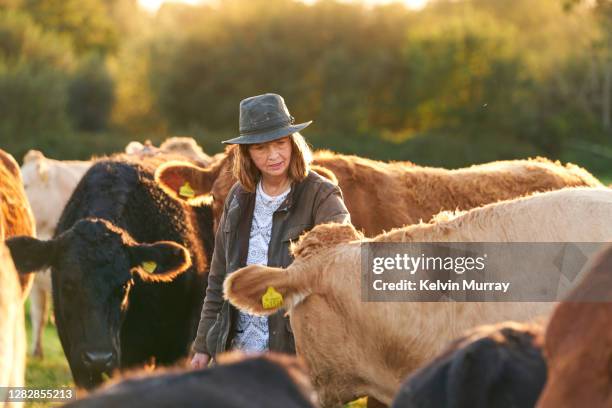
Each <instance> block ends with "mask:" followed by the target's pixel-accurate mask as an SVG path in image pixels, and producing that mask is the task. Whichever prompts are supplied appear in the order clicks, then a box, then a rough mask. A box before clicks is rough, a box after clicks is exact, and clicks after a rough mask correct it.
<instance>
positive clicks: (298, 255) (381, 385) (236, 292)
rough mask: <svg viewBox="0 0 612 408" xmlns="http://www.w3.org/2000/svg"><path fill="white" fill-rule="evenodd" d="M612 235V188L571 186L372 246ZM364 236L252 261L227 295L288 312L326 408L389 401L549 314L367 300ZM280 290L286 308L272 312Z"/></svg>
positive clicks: (308, 244) (248, 307) (330, 235)
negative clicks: (485, 338)
mask: <svg viewBox="0 0 612 408" xmlns="http://www.w3.org/2000/svg"><path fill="white" fill-rule="evenodd" d="M610 239H612V190H610V189H608V188H605V187H604V188H566V189H562V190H556V191H552V192H545V193H539V194H534V195H531V196H527V197H521V198H519V199H516V200H509V201H502V202H498V203H492V204H488V205H485V206H483V207H479V208H475V209H472V210H470V211H467V212H464V213H457V214H444V216H442V217H438V218H436V219H435V222H431V223H420V224H414V225H410V226H406V227H403V228H399V229H395V230H392V231H390V232H388V233H384V234H381V235H378V236H376V237H374V238H371V239H368V240H366V241H367V242H374V243H377V242H605V241H608V240H610ZM362 242H363V235H362V234H361V233H359V232H358V231H357V230H355V228H354V227H353V226H351V225H340V224H324V225H319V226H316V227H315V228H313V229H312V230H311V231H310V232H308V233H306V234H304V235H303V236H302V237H301V238H300V239H299V241H298V243H297V244H296V245H295V246H294V247H293V248H292V253H293V255H294V256H295V260H294V262H293V264H291V266H289V267H288V268H284V269H283V268H272V267H267V266H261V265H249V266H247V267H245V268H242V269H240V270H238V271H236V272H234V273H232V274H231V275H229V276H228V277H227V278H226V279H225V282H224V294H225V297H226V298H227V299H229V300H230V302H231V303H232V304H234V305H235V306H236V307H237V308H239V309H241V310H244V311H247V312H249V313H254V314H258V315H268V314H271V313H275V312H277V311H278V309H279V307H284V308H285V309H286V310H287V311H288V313H289V315H290V321H291V327H292V330H293V333H294V336H295V344H296V350H297V354H298V355H301V356H302V357H303V358H304V359H305V361H306V363H307V364H308V366H309V369H310V372H311V376H312V380H313V384H314V385H315V388H316V389H317V391H318V393H319V397H320V398H321V402H322V403H323V405H324V406H334V405H335V404H338V403H341V402H345V401H351V400H353V399H354V398H356V397H359V396H363V395H369V396H372V397H374V398H376V399H377V400H379V401H381V402H383V403H385V404H389V403H390V402H391V400H392V398H393V396H394V395H395V394H396V392H397V391H398V390H399V388H400V381H401V380H402V379H403V378H405V377H406V376H407V375H408V374H410V373H412V372H413V371H414V370H415V369H417V368H418V367H421V366H422V365H423V364H424V363H426V362H427V361H430V360H431V359H432V358H434V357H435V356H436V355H437V354H438V353H439V352H440V351H441V350H442V348H443V346H444V345H445V344H446V343H447V342H449V341H451V340H452V339H454V338H457V337H458V336H459V335H460V334H461V333H462V332H464V331H465V330H468V329H469V328H471V327H475V326H478V325H482V324H492V323H495V322H500V321H504V320H515V321H527V320H530V319H532V318H535V317H537V316H547V315H548V314H549V313H550V310H551V308H552V307H553V303H552V302H550V303H544V302H540V303H528V302H522V303H508V302H489V303H481V302H418V303H410V302H403V303H392V302H362V301H361V290H362V289H361V274H362V271H361V245H362ZM268 287H273V288H274V289H275V290H276V291H277V292H278V293H279V294H280V295H281V296H282V299H284V303H283V302H280V303H272V304H270V305H268V306H271V307H269V308H264V307H263V305H262V296H263V295H264V294H265V293H267V288H268Z"/></svg>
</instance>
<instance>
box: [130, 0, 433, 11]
mask: <svg viewBox="0 0 612 408" xmlns="http://www.w3.org/2000/svg"><path fill="white" fill-rule="evenodd" d="M206 1H210V0H171V2H172V3H186V4H199V3H204V2H206ZM300 1H303V2H304V3H314V2H315V1H316V0H300ZM342 1H346V2H351V1H362V2H365V3H367V4H372V5H374V4H384V3H393V2H394V1H395V2H397V1H400V2H402V3H404V4H406V6H408V7H410V8H421V7H423V6H424V5H425V3H427V0H342ZM138 2H139V3H140V5H141V6H143V7H144V8H145V9H147V10H149V11H151V12H154V11H157V9H159V7H160V6H161V5H162V3H166V1H165V0H138ZM169 2H170V1H169Z"/></svg>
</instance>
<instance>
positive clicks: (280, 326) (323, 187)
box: [193, 171, 350, 356]
mask: <svg viewBox="0 0 612 408" xmlns="http://www.w3.org/2000/svg"><path fill="white" fill-rule="evenodd" d="M254 208H255V193H250V192H248V191H246V190H244V189H243V188H242V186H241V185H240V184H239V183H236V184H235V185H234V186H233V187H232V188H231V190H230V192H229V194H228V196H227V199H226V201H225V205H224V209H223V215H222V217H221V222H220V224H219V228H218V230H217V233H216V236H215V250H214V253H213V259H212V264H211V267H210V273H209V275H208V289H207V290H206V298H205V299H204V307H203V308H202V315H201V317H200V324H199V326H198V333H197V336H196V339H195V341H194V344H193V350H194V351H195V352H198V353H206V354H209V355H211V356H214V355H216V354H217V353H221V352H223V351H225V350H227V348H228V345H229V344H231V339H232V336H233V334H234V333H233V331H234V323H235V321H236V317H237V310H236V309H235V308H234V307H233V306H232V305H231V304H230V303H229V302H228V301H227V300H224V299H223V280H224V279H225V277H226V276H227V274H229V273H232V272H234V271H236V270H237V269H240V268H242V267H244V266H245V265H246V259H247V255H248V247H249V236H250V231H251V222H252V220H253V211H254ZM327 222H342V223H346V222H350V216H349V213H348V210H347V209H346V206H345V205H344V201H343V200H342V192H341V191H340V188H339V187H338V186H336V185H334V184H332V183H331V182H330V181H329V180H327V179H325V178H323V177H321V176H320V175H319V174H317V173H315V172H314V171H310V172H309V173H308V176H307V177H306V178H305V179H304V180H303V181H301V182H299V183H294V184H293V185H292V187H291V191H290V192H289V194H288V195H287V198H286V199H285V200H284V201H283V203H282V204H281V205H280V207H279V208H278V210H276V211H275V212H274V214H273V216H272V235H271V237H270V244H269V247H268V266H275V267H282V268H286V267H287V266H289V265H290V264H291V262H292V261H293V258H292V256H291V254H290V253H289V244H290V242H291V241H295V240H296V239H297V238H298V237H299V236H300V235H301V234H302V233H303V232H305V231H308V230H310V229H311V228H313V227H314V226H315V225H317V224H324V223H327ZM283 314H284V311H283V310H281V311H279V312H277V313H275V314H273V315H271V316H269V317H268V328H269V346H270V350H271V351H279V352H285V353H295V343H294V340H293V334H292V331H291V326H290V324H289V319H288V318H286V317H284V316H283Z"/></svg>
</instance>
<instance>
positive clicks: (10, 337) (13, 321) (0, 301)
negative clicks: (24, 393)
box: [0, 213, 26, 407]
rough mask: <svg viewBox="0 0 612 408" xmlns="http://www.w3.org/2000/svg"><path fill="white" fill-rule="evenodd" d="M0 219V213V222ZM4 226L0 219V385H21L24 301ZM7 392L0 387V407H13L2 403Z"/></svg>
mask: <svg viewBox="0 0 612 408" xmlns="http://www.w3.org/2000/svg"><path fill="white" fill-rule="evenodd" d="M2 218H3V216H2V213H0V221H1V220H2ZM3 228H4V223H3V222H0V386H1V387H23V385H24V373H25V349H26V336H25V326H24V318H23V300H22V296H21V288H20V285H19V280H18V279H17V271H15V266H14V265H13V260H12V259H11V256H10V252H9V250H8V248H7V247H6V246H5V245H4V238H3V236H4V229H3ZM6 392H7V389H6V388H4V389H0V407H9V406H13V405H11V404H7V403H5V401H6V399H7V398H6V397H7V395H6ZM16 405H17V404H15V406H16ZM20 405H21V404H20Z"/></svg>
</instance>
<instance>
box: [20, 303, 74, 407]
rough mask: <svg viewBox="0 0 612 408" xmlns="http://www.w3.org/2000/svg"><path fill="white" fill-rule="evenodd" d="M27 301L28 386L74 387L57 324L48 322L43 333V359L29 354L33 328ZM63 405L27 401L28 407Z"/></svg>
mask: <svg viewBox="0 0 612 408" xmlns="http://www.w3.org/2000/svg"><path fill="white" fill-rule="evenodd" d="M29 303H30V302H29V300H28V302H27V303H26V308H25V310H26V331H27V336H28V357H27V367H26V386H27V387H30V388H59V387H73V386H74V383H73V382H72V376H71V375H70V368H69V367H68V362H67V361H66V357H64V351H63V350H62V345H61V344H60V341H59V338H58V337H57V331H56V329H55V326H53V325H52V324H48V325H47V327H46V328H45V332H44V334H43V350H44V353H45V356H44V358H43V359H39V358H35V357H32V356H31V355H30V354H29V351H30V344H31V343H32V340H31V339H32V329H31V323H30V313H29V310H30V305H29ZM58 405H61V404H60V403H51V402H35V403H27V404H26V405H25V406H26V407H27V408H42V407H53V406H58Z"/></svg>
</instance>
